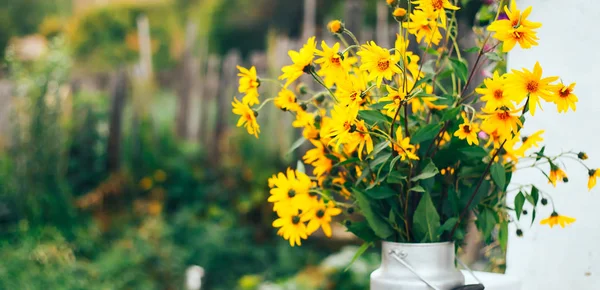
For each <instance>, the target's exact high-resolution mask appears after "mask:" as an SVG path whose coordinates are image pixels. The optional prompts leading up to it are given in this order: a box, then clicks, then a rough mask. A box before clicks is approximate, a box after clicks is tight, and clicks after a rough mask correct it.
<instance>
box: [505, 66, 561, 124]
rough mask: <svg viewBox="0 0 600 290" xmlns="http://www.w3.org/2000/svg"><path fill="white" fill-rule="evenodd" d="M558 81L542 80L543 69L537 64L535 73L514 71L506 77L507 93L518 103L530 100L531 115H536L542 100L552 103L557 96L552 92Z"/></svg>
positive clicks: (526, 70) (556, 78)
mask: <svg viewBox="0 0 600 290" xmlns="http://www.w3.org/2000/svg"><path fill="white" fill-rule="evenodd" d="M556 80H558V77H546V78H542V67H541V66H540V63H539V62H536V63H535V66H534V67H533V72H532V71H530V70H528V69H526V68H524V69H523V70H522V71H518V70H513V71H512V73H510V74H508V75H507V77H506V90H505V93H506V94H507V95H509V96H511V97H513V98H515V100H516V101H517V102H521V101H522V100H524V99H525V98H529V110H530V111H531V115H532V116H533V115H535V110H536V108H537V107H538V106H539V107H540V108H541V104H540V98H542V99H543V100H545V101H546V102H552V101H554V99H555V95H554V93H553V92H552V89H553V88H554V85H552V84H551V83H552V82H554V81H556Z"/></svg>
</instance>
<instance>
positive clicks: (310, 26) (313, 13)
mask: <svg viewBox="0 0 600 290" xmlns="http://www.w3.org/2000/svg"><path fill="white" fill-rule="evenodd" d="M316 26H317V0H304V19H303V23H302V39H301V41H305V40H306V39H308V38H309V37H311V36H313V35H315V32H316Z"/></svg>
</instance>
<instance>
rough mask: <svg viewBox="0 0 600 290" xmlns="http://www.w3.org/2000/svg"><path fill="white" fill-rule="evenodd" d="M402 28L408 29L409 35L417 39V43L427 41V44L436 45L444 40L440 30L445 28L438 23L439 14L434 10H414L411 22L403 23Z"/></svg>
mask: <svg viewBox="0 0 600 290" xmlns="http://www.w3.org/2000/svg"><path fill="white" fill-rule="evenodd" d="M402 27H404V28H407V29H408V33H410V34H413V35H414V36H415V37H416V38H417V42H421V41H422V40H423V39H425V43H426V44H431V43H433V44H435V45H438V44H439V43H440V40H441V39H442V34H441V33H440V29H439V28H440V27H441V28H445V27H444V26H443V25H442V24H439V23H438V22H437V14H436V13H435V12H434V11H433V10H413V13H412V14H410V21H407V22H404V23H402Z"/></svg>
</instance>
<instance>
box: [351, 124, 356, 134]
mask: <svg viewBox="0 0 600 290" xmlns="http://www.w3.org/2000/svg"><path fill="white" fill-rule="evenodd" d="M354 132H356V125H354V124H352V125H351V126H350V133H354Z"/></svg>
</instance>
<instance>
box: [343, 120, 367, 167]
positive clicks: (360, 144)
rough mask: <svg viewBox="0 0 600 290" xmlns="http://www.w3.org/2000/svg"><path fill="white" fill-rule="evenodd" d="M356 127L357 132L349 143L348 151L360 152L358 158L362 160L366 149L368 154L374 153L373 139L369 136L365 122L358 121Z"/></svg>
mask: <svg viewBox="0 0 600 290" xmlns="http://www.w3.org/2000/svg"><path fill="white" fill-rule="evenodd" d="M355 126H356V130H355V132H354V133H353V134H352V137H351V138H350V139H349V141H348V147H349V148H348V149H349V151H350V152H354V151H356V150H358V158H360V160H362V155H363V151H364V149H365V148H366V149H367V154H370V153H371V152H373V139H371V135H369V132H368V129H367V126H366V125H365V121H364V120H360V121H357V122H356V123H355Z"/></svg>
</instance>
